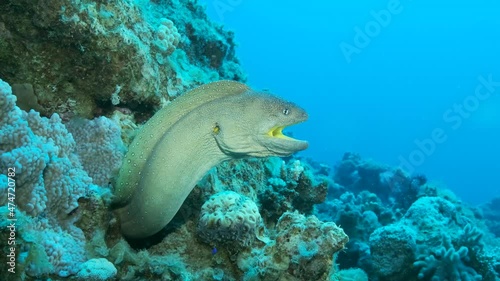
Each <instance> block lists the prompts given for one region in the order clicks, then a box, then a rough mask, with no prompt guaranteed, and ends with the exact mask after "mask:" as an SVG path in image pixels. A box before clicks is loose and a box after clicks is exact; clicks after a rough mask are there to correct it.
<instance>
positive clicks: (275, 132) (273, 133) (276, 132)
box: [267, 126, 300, 141]
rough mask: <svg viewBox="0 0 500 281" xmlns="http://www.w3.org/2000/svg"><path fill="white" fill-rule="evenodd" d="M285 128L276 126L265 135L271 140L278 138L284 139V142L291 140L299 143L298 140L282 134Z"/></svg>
mask: <svg viewBox="0 0 500 281" xmlns="http://www.w3.org/2000/svg"><path fill="white" fill-rule="evenodd" d="M285 128H286V126H276V127H273V128H271V130H269V132H267V135H268V136H270V137H273V138H279V139H285V140H293V141H300V140H298V139H294V138H291V137H289V136H287V135H285V134H283V130H284V129H285Z"/></svg>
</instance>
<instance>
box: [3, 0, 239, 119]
mask: <svg viewBox="0 0 500 281" xmlns="http://www.w3.org/2000/svg"><path fill="white" fill-rule="evenodd" d="M233 36H234V35H233V34H232V33H231V32H228V31H225V30H223V29H222V27H220V26H217V25H215V24H214V23H212V22H210V21H209V20H208V19H207V16H206V14H205V12H204V11H203V9H202V8H201V6H199V5H198V4H197V3H196V2H189V3H184V1H178V0H177V1H168V3H158V4H157V3H154V2H152V1H143V0H136V1H134V0H120V1H114V2H107V1H90V0H84V1H76V0H56V1H45V0H44V1H35V2H34V1H25V0H23V1H17V0H16V1H12V0H7V1H2V2H0V65H2V67H1V68H0V77H2V79H4V80H5V81H7V82H8V83H10V84H12V85H13V86H14V89H15V92H14V93H15V94H16V95H17V96H18V97H19V98H20V99H22V101H20V104H23V105H25V107H24V108H23V109H25V110H29V109H36V110H37V111H40V112H41V113H42V115H45V116H50V115H52V113H54V112H58V113H59V114H60V115H62V116H63V119H66V118H68V117H71V116H73V115H78V116H83V117H87V118H90V117H93V116H99V115H101V114H102V111H103V110H107V109H110V108H112V107H113V106H117V105H120V106H121V107H129V108H133V109H134V111H135V112H136V113H137V114H146V115H150V114H151V110H150V109H151V108H152V107H158V106H159V105H161V104H163V103H165V102H166V101H168V100H169V99H171V98H174V97H175V96H176V95H177V94H178V93H179V92H183V91H184V90H185V89H187V88H191V87H193V86H194V85H199V84H202V83H206V82H210V81H214V80H219V79H232V80H244V79H245V78H244V75H243V74H242V72H241V70H240V68H239V65H238V60H237V58H236V57H235V52H234V47H235V43H234V40H233ZM23 85H24V86H23ZM21 86H22V87H21ZM34 99H36V100H37V101H38V102H37V103H33V102H30V100H34Z"/></svg>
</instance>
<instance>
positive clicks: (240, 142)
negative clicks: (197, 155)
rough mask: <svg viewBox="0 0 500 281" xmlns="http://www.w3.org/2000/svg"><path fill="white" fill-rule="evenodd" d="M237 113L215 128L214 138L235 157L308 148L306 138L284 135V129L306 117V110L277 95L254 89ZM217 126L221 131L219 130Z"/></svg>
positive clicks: (285, 152)
mask: <svg viewBox="0 0 500 281" xmlns="http://www.w3.org/2000/svg"><path fill="white" fill-rule="evenodd" d="M241 104H243V105H244V106H242V107H239V112H238V113H237V114H236V115H237V116H234V118H233V119H231V120H230V121H229V122H227V123H226V124H227V125H228V126H224V125H226V124H224V122H221V124H220V125H221V126H220V128H218V129H217V134H216V140H217V143H218V145H219V148H220V149H221V150H222V151H223V152H224V153H226V154H229V155H232V156H233V157H237V156H253V157H267V156H289V155H291V154H293V153H295V152H297V151H301V150H304V149H306V148H307V147H308V143H307V141H303V140H298V139H294V138H292V137H289V136H286V135H284V134H283V129H284V128H286V127H288V126H291V125H295V124H298V123H301V122H304V121H306V120H307V118H308V116H307V113H306V112H305V110H303V109H302V108H300V107H299V106H297V105H295V104H294V103H291V102H288V101H286V100H283V99H281V98H279V97H276V96H273V95H270V94H267V93H257V92H253V93H250V94H248V96H247V100H245V101H244V102H242V103H241ZM219 129H220V130H219Z"/></svg>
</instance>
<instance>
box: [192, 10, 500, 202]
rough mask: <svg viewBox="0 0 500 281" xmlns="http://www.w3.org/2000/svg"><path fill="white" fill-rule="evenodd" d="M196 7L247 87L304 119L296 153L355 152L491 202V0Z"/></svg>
mask: <svg viewBox="0 0 500 281" xmlns="http://www.w3.org/2000/svg"><path fill="white" fill-rule="evenodd" d="M202 2H203V3H205V5H206V6H207V11H208V13H209V15H210V16H211V18H212V19H213V20H214V21H218V22H220V23H222V24H224V25H225V26H226V27H227V28H229V29H231V30H234V31H235V34H236V41H237V42H238V43H239V47H238V49H237V53H238V55H239V57H240V59H241V62H242V65H243V67H244V69H245V70H246V71H247V73H248V79H249V84H250V85H251V86H252V87H254V88H256V89H270V90H271V91H272V92H274V93H276V94H278V95H281V96H283V97H285V98H287V99H290V100H293V101H296V102H297V103H299V104H300V105H302V106H304V107H305V108H306V109H307V111H308V112H309V114H310V120H309V121H308V122H307V123H305V124H301V125H299V126H297V127H294V128H293V129H291V131H292V132H293V133H294V136H296V137H299V138H303V139H307V140H309V141H310V148H309V149H308V150H307V151H305V152H303V153H302V155H303V156H310V157H313V158H314V159H316V160H319V161H322V162H325V163H328V164H332V165H333V164H335V163H336V162H337V161H338V160H340V158H341V156H342V154H343V153H344V152H346V151H352V152H358V153H360V154H361V155H362V156H363V157H367V158H372V159H374V160H375V161H377V162H381V163H386V164H389V165H401V166H402V167H403V168H405V169H406V170H407V171H408V172H410V173H424V174H426V175H427V176H428V178H429V179H430V180H431V181H435V182H438V183H440V184H441V185H442V186H446V187H448V188H450V189H452V190H453V191H454V192H455V193H457V194H458V196H459V197H461V198H462V199H463V200H464V201H467V202H470V203H482V202H485V201H487V200H489V199H491V198H492V197H493V196H498V195H500V177H499V176H498V173H499V167H500V166H499V165H498V158H499V157H500V146H499V143H500V130H499V129H500V113H499V108H500V97H498V96H499V93H500V52H499V51H498V50H500V17H499V16H498V12H499V10H500V3H499V2H498V1H492V0H490V1H474V2H470V1H463V2H460V1H458V2H457V1H439V3H436V1H429V0H425V1H387V0H371V1H346V0H344V1H283V0H276V1H265V0H253V1H245V0H232V1H230V0H218V1H212V0H210V1H202ZM471 3H473V4H471ZM377 19H378V21H377ZM361 33H363V34H364V35H360V34H361ZM486 80H490V83H485V82H484V81H486ZM481 81H482V82H481ZM491 81H492V82H491ZM476 90H477V91H476Z"/></svg>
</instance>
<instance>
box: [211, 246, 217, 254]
mask: <svg viewBox="0 0 500 281" xmlns="http://www.w3.org/2000/svg"><path fill="white" fill-rule="evenodd" d="M215 254H217V248H215V247H214V248H213V249H212V255H215Z"/></svg>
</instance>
